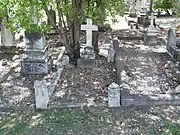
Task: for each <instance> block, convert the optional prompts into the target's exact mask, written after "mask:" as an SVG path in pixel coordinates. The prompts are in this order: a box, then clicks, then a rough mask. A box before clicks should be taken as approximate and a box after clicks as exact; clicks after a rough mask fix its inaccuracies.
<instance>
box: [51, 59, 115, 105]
mask: <svg viewBox="0 0 180 135" xmlns="http://www.w3.org/2000/svg"><path fill="white" fill-rule="evenodd" d="M96 61H97V62H98V66H97V67H96V68H94V69H93V70H92V69H88V68H77V67H74V66H73V67H69V68H68V66H67V67H65V69H64V71H63V72H62V75H61V78H60V80H59V85H58V86H57V88H56V91H55V93H54V95H53V96H52V98H51V100H50V105H60V104H63V103H68V104H76V103H80V104H83V103H85V104H89V105H95V104H101V103H102V104H103V103H107V97H108V96H107V88H108V86H109V85H110V84H111V83H112V82H115V81H116V74H115V72H114V71H113V63H107V62H106V61H107V60H106V59H105V58H103V57H98V58H97V59H96Z"/></svg>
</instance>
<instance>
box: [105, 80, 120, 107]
mask: <svg viewBox="0 0 180 135" xmlns="http://www.w3.org/2000/svg"><path fill="white" fill-rule="evenodd" d="M120 96H121V95H120V87H119V85H118V84H116V83H112V84H111V85H110V86H109V87H108V107H120V100H121V97H120Z"/></svg>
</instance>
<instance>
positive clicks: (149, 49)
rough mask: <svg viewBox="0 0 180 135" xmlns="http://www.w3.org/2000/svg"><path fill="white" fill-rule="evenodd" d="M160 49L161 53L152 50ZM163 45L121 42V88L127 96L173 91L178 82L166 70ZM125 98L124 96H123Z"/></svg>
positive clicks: (166, 59) (167, 57)
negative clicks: (122, 66) (122, 67)
mask: <svg viewBox="0 0 180 135" xmlns="http://www.w3.org/2000/svg"><path fill="white" fill-rule="evenodd" d="M157 48H160V49H159V50H160V51H162V52H155V51H154V50H155V49H157ZM161 48H164V46H163V45H159V46H147V45H144V44H142V42H141V41H139V43H138V41H132V42H131V41H128V42H125V41H122V42H121V44H120V59H121V60H124V64H125V65H124V71H123V72H124V73H123V72H122V73H121V74H122V75H121V77H122V84H121V87H122V88H124V90H126V92H127V91H128V93H129V94H143V95H151V94H159V93H166V91H168V90H170V89H174V88H175V87H176V86H177V85H178V82H177V80H176V78H175V77H174V76H173V74H172V71H171V70H170V69H168V67H167V62H168V60H169V56H168V55H167V54H166V53H164V50H163V49H161ZM123 96H125V95H123Z"/></svg>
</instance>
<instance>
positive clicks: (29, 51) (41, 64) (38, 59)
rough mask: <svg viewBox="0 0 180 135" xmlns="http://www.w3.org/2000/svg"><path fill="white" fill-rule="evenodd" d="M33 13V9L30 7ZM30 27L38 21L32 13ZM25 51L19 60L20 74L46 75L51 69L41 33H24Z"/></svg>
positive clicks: (50, 62) (49, 58) (50, 61)
mask: <svg viewBox="0 0 180 135" xmlns="http://www.w3.org/2000/svg"><path fill="white" fill-rule="evenodd" d="M32 10H33V11H32V12H34V10H35V9H34V7H32ZM31 19H32V25H34V26H36V25H37V24H38V23H39V21H38V18H37V17H36V16H35V15H33V13H32V18H31ZM25 46H26V48H25V50H24V54H23V57H22V60H21V73H22V74H47V73H48V72H49V71H50V70H51V67H52V60H51V57H50V56H49V55H48V46H47V45H46V43H45V37H44V34H42V33H33V32H27V31H26V32H25Z"/></svg>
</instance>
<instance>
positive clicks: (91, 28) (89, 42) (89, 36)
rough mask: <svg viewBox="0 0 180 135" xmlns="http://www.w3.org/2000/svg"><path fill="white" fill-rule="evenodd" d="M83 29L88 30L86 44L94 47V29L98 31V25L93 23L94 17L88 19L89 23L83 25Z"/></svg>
mask: <svg viewBox="0 0 180 135" xmlns="http://www.w3.org/2000/svg"><path fill="white" fill-rule="evenodd" d="M81 30H85V31H86V45H87V46H90V47H92V31H98V26H97V25H92V19H87V25H81Z"/></svg>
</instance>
